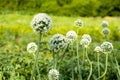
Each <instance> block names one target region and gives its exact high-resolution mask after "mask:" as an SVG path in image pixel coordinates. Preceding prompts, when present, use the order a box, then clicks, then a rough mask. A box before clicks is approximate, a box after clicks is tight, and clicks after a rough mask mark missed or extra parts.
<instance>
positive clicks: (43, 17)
mask: <svg viewBox="0 0 120 80" xmlns="http://www.w3.org/2000/svg"><path fill="white" fill-rule="evenodd" d="M31 26H32V28H33V30H34V31H35V32H36V33H46V32H47V31H48V30H49V29H51V27H52V19H51V18H50V16H48V15H47V14H45V13H39V14H37V15H35V16H34V18H33V20H32V21H31Z"/></svg>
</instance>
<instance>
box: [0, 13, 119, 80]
mask: <svg viewBox="0 0 120 80" xmlns="http://www.w3.org/2000/svg"><path fill="white" fill-rule="evenodd" d="M33 16H34V15H28V14H24V15H23V14H22V15H21V14H17V13H13V14H0V56H1V57H0V66H1V68H0V70H1V71H3V68H5V69H7V70H6V71H3V72H0V75H2V76H3V77H6V78H9V77H10V76H12V75H14V74H10V73H13V71H12V69H13V66H14V67H15V70H14V71H16V72H17V73H15V76H16V77H14V78H15V80H25V79H26V80H29V78H28V77H29V76H30V72H31V65H33V60H34V58H33V57H32V54H29V53H27V51H26V46H27V44H28V43H29V42H36V43H37V39H38V35H37V34H35V33H34V32H33V30H32V28H31V26H30V22H31V20H32V18H33ZM51 17H52V20H53V27H52V29H51V30H50V31H49V32H48V33H47V34H45V35H43V37H44V38H43V41H45V42H44V44H42V45H41V46H42V47H44V48H42V49H41V50H42V53H41V54H40V55H39V57H38V58H39V61H38V62H39V63H40V64H39V67H41V69H40V73H42V72H43V74H42V77H44V80H46V79H47V77H46V76H45V75H46V74H48V71H49V69H50V68H51V64H49V63H51V60H52V58H51V56H52V54H50V53H51V52H50V51H49V50H46V49H49V40H50V38H51V37H52V36H53V35H54V34H56V33H61V34H63V35H65V34H66V33H67V31H69V30H75V31H76V27H75V26H74V21H75V20H76V19H81V20H83V21H84V27H83V28H81V29H79V31H78V35H79V40H80V38H81V36H82V35H83V34H90V35H91V37H92V44H91V45H90V47H89V48H88V50H89V52H88V54H89V56H90V60H96V57H95V53H94V52H93V50H94V48H95V46H97V45H100V44H101V43H102V42H103V41H105V38H104V36H103V34H102V32H101V31H102V27H101V22H102V21H103V20H107V21H108V22H109V23H110V24H109V25H110V26H109V28H110V30H111V32H110V35H109V41H110V42H112V43H113V45H114V51H113V52H114V54H115V55H116V56H117V60H118V63H120V62H119V61H120V57H119V53H120V45H119V44H120V31H119V30H118V26H120V23H119V22H120V17H104V18H101V17H65V16H53V15H51ZM79 47H81V46H80V45H79ZM79 52H80V53H81V52H82V49H80V50H79ZM90 53H91V54H90ZM69 56H71V54H68V53H67V56H66V58H67V60H69ZM93 56H94V57H93ZM100 56H102V57H103V59H105V57H104V56H103V55H102V54H101V55H100ZM80 58H81V57H80ZM101 61H102V60H101ZM109 61H110V60H109ZM63 62H64V63H68V64H65V65H62V66H61V69H60V70H61V73H62V71H63V72H65V71H64V70H63V69H62V68H65V69H66V70H68V69H67V68H68V67H66V66H69V65H70V61H66V60H63ZM102 62H103V61H102ZM103 63H104V62H103ZM5 64H6V65H5ZM94 64H95V63H93V65H94ZM11 65H12V67H11ZM101 65H102V66H103V64H102V63H101ZM109 65H110V63H109ZM109 65H108V67H110V66H109ZM7 66H8V68H7ZM45 66H46V67H45ZM118 66H119V65H118ZM9 69H10V70H9ZM102 69H104V66H103V68H102ZM109 69H110V70H111V68H108V71H109ZM24 70H25V71H24ZM27 70H28V71H27ZM7 71H8V72H7ZM113 71H115V72H117V71H116V70H113ZM68 73H69V71H68V72H65V73H64V74H68ZM94 73H95V71H94V72H93V74H94ZM75 74H76V72H75ZM114 74H115V73H114ZM114 74H113V76H114ZM21 75H22V76H21ZM35 75H37V74H35ZM86 75H87V74H86ZM107 75H109V73H107ZM68 76H70V75H65V76H64V78H65V79H69V78H68ZM92 77H94V76H93V75H92ZM6 78H5V79H4V80H6ZM104 78H105V77H104ZM11 79H12V78H11ZM106 80H107V78H106Z"/></svg>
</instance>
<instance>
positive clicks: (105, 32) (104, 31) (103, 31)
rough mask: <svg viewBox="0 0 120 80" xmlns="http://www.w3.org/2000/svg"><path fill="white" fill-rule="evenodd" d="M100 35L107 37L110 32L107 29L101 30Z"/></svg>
mask: <svg viewBox="0 0 120 80" xmlns="http://www.w3.org/2000/svg"><path fill="white" fill-rule="evenodd" d="M102 33H103V34H104V36H108V35H109V34H110V30H109V29H108V28H103V30H102Z"/></svg>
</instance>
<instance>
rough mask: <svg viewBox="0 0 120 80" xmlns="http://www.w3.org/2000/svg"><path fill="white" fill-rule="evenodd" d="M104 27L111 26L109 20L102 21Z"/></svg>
mask: <svg viewBox="0 0 120 80" xmlns="http://www.w3.org/2000/svg"><path fill="white" fill-rule="evenodd" d="M101 25H102V27H103V28H105V27H108V26H109V23H108V22H107V21H102V24H101Z"/></svg>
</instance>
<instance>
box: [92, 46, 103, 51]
mask: <svg viewBox="0 0 120 80" xmlns="http://www.w3.org/2000/svg"><path fill="white" fill-rule="evenodd" d="M94 51H95V52H102V49H101V47H100V46H96V47H95V49H94Z"/></svg>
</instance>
